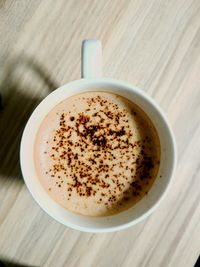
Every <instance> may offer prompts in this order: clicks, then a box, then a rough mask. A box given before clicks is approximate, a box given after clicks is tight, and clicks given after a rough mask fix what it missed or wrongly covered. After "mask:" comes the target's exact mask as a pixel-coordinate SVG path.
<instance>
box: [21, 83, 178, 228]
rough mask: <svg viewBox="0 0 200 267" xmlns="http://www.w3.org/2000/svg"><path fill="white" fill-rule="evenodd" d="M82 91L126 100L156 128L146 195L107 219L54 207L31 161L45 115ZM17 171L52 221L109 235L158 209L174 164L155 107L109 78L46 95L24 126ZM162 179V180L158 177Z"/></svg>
mask: <svg viewBox="0 0 200 267" xmlns="http://www.w3.org/2000/svg"><path fill="white" fill-rule="evenodd" d="M86 91H107V92H112V93H115V94H118V95H121V96H124V97H126V98H128V99H129V100H131V101H133V102H134V103H135V104H137V105H138V106H139V107H140V108H142V109H143V110H144V111H145V112H146V114H147V115H148V116H149V118H150V119H151V121H152V122H153V124H154V126H155V128H156V129H157V132H158V135H159V138H160V144H161V161H160V169H159V172H158V176H157V178H156V180H155V182H154V184H153V186H152V188H151V190H150V191H149V193H148V194H147V195H146V196H145V197H144V198H143V199H142V200H141V201H139V202H138V203H137V204H136V205H135V206H133V207H132V208H130V209H128V210H126V211H124V212H121V213H119V214H116V215H112V216H107V217H87V216H82V215H77V214H74V213H72V212H70V211H68V210H66V209H64V208H62V207H61V206H60V205H58V204H57V203H56V202H55V201H54V200H52V199H51V198H50V196H49V195H48V194H47V193H46V191H45V190H44V189H43V187H42V186H41V184H40V182H39V179H38V177H37V175H36V171H35V167H34V159H33V151H34V141H35V136H36V133H37V131H38V128H39V126H40V124H41V122H42V120H43V119H44V117H45V116H46V114H47V113H48V112H49V111H50V110H51V109H52V108H53V107H54V106H55V105H56V104H58V103H59V102H60V101H62V100H63V99H65V98H67V97H69V96H72V95H74V94H78V93H81V92H86ZM20 162H21V169H22V173H23V177H24V180H25V183H26V185H27V187H28V189H29V191H30V192H31V194H32V196H33V198H34V199H35V200H36V202H37V203H38V204H39V205H40V206H41V208H42V209H43V210H45V211H46V212H47V213H48V214H49V215H50V216H52V217H53V218H54V219H56V220H57V221H59V222H60V223H63V224H64V225H66V226H69V227H71V228H74V229H77V230H81V231H85V232H111V231H116V230H120V229H124V228H126V227H128V226H130V225H133V224H136V223H137V222H139V221H141V220H142V219H144V218H145V217H147V216H148V215H149V214H151V213H152V212H153V210H154V209H155V208H156V207H157V206H158V204H159V203H160V201H161V199H162V198H163V196H164V195H165V193H166V191H167V189H168V187H169V183H170V180H171V178H172V175H173V172H174V169H175V165H176V150H175V141H174V137H173V134H172V131H171V128H170V126H169V124H168V122H167V120H166V118H165V116H164V114H163V112H162V111H161V109H160V108H159V107H158V106H157V104H156V103H155V102H154V101H153V100H152V99H151V98H150V97H148V96H147V95H146V94H145V93H144V92H143V91H142V90H140V89H138V88H136V87H134V86H132V85H130V84H128V83H125V82H123V81H118V80H113V79H106V78H103V79H102V78H101V79H82V80H78V81H74V82H71V83H69V84H66V85H64V86H62V87H60V88H58V89H57V90H55V91H54V92H52V93H51V94H50V95H48V96H47V97H46V98H45V99H44V100H43V101H42V102H41V103H40V104H39V105H38V106H37V108H36V109H35V110H34V112H33V113H32V115H31V117H30V119H29V121H28V122H27V125H26V127H25V130H24V133H23V136H22V141H21V150H20ZM160 176H162V177H160Z"/></svg>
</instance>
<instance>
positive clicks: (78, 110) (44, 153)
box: [34, 92, 160, 216]
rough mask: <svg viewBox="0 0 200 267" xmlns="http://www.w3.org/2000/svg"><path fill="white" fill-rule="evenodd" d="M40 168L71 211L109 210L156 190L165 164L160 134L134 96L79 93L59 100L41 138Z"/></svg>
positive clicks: (44, 181) (37, 161)
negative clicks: (162, 158)
mask: <svg viewBox="0 0 200 267" xmlns="http://www.w3.org/2000/svg"><path fill="white" fill-rule="evenodd" d="M34 161H35V168H36V172H37V174H38V177H39V179H40V182H41V184H42V186H43V187H44V189H45V190H46V191H47V192H48V194H49V195H50V197H52V198H53V199H54V200H55V201H56V202H57V203H59V204H60V205H61V206H63V207H64V208H66V209H68V210H69V211H72V212H75V213H78V214H82V215H87V216H108V215H112V214H116V213H119V212H121V211H124V210H126V209H128V208H130V207H132V206H133V205H135V204H136V203H137V202H138V201H139V200H140V199H141V198H143V197H144V196H145V195H146V194H147V193H148V191H149V190H150V188H151V186H152V184H153V182H154V181H155V179H156V176H157V173H158V169H159V164H160V143H159V137H158V134H157V132H156V130H155V128H154V126H153V124H152V122H151V120H150V119H149V118H148V116H147V115H146V114H145V113H144V111H142V110H141V109H140V108H139V107H138V106H137V105H135V104H134V103H133V102H130V101H129V100H128V99H126V98H124V97H122V96H119V95H116V94H112V93H106V92H87V93H82V94H78V95H75V96H72V97H69V98H66V99H65V100H64V101H62V102H60V103H59V104H58V105H57V106H55V107H54V108H53V109H52V110H51V111H50V112H49V113H48V115H47V116H46V117H45V119H44V120H43V122H42V124H41V126H40V128H39V131H38V133H37V136H36V140H35V149H34Z"/></svg>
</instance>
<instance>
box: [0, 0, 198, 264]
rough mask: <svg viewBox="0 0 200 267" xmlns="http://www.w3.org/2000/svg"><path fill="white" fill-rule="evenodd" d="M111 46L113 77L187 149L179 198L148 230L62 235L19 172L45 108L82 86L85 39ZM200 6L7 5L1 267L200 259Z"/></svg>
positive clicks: (0, 73) (23, 0) (3, 22)
mask: <svg viewBox="0 0 200 267" xmlns="http://www.w3.org/2000/svg"><path fill="white" fill-rule="evenodd" d="M86 38H96V39H100V40H101V41H102V43H103V52H104V74H105V76H108V77H113V78H118V79H122V80H127V81H129V82H131V83H133V84H135V85H136V86H138V87H141V88H142V89H143V90H145V91H146V92H147V93H148V94H149V95H151V96H152V97H153V98H154V99H155V100H156V101H157V102H158V104H160V106H161V107H162V108H163V110H164V111H165V112H166V113H167V115H168V117H169V120H170V121H171V124H172V127H173V129H174V132H175V135H176V140H177V145H178V156H179V160H178V167H177V171H176V175H175V177H174V181H173V185H172V188H171V191H170V192H169V193H168V195H167V197H166V199H165V200H164V201H163V203H162V205H161V206H160V207H159V208H158V210H157V211H156V212H155V213H154V214H153V215H152V216H150V217H149V218H148V219H147V220H145V221H143V222H142V223H140V224H138V225H136V226H134V227H132V228H129V229H127V230H125V231H122V232H117V233H112V234H87V233H80V232H78V231H73V230H70V229H68V228H65V227H64V226H62V225H60V224H59V223H57V222H56V221H54V220H53V219H51V218H50V217H49V216H48V215H46V214H45V213H44V212H43V211H42V210H41V209H40V207H39V206H38V205H37V204H36V203H35V202H34V200H33V199H32V197H31V195H30V194H29V192H28V190H27V188H26V186H25V185H24V182H23V179H22V176H21V172H20V168H19V155H18V152H19V142H20V138H21V133H22V131H23V128H24V125H25V122H26V121H27V119H28V117H29V115H30V113H31V111H32V110H33V108H34V107H35V106H36V104H37V103H38V102H39V101H41V99H42V98H43V97H44V96H45V95H47V94H48V93H49V92H50V91H52V90H53V89H55V88H56V87H58V86H60V85H62V84H64V83H67V82H69V81H71V80H74V79H78V78H79V77H80V46H81V42H82V40H83V39H86ZM199 51H200V1H199V0H185V1H183V0H175V1H174V0H168V1H164V0H152V1H146V0H140V1H137V0H135V1H126V0H114V1H112V0H101V1H98V0H95V1H93V0H85V1H82V0H74V1H73V0H68V1H66V0H59V1H54V0H43V1H39V0H3V1H1V2H0V91H1V93H2V94H3V104H4V109H3V110H1V111H0V146H1V150H0V259H1V260H8V261H14V262H19V263H20V264H25V265H26V266H68V267H79V266H81V267H82V266H98V267H105V266H114V267H115V266H116V267H118V266H120V267H121V266H123V267H129V266H130V267H132V266H136V267H137V266H138V267H145V266H148V267H149V266H152V267H155V266H156V267H157V266H162V267H163V266H164V267H167V266H172V267H173V266H175V267H182V266H193V265H194V263H195V261H196V259H197V257H198V254H199V252H200V190H199V188H200V179H199V176H200V157H199V151H200V140H199V136H200V115H199V114H200V53H199Z"/></svg>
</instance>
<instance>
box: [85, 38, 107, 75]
mask: <svg viewBox="0 0 200 267" xmlns="http://www.w3.org/2000/svg"><path fill="white" fill-rule="evenodd" d="M81 77H82V78H84V79H85V78H86V79H87V78H98V77H102V45H101V42H100V41H99V40H92V39H91V40H84V41H83V43H82V52H81Z"/></svg>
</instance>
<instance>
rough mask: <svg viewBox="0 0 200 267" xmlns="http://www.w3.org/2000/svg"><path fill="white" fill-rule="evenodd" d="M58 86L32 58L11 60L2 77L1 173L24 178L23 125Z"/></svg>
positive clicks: (0, 113)
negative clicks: (21, 148)
mask: <svg viewBox="0 0 200 267" xmlns="http://www.w3.org/2000/svg"><path fill="white" fill-rule="evenodd" d="M20 70H21V73H20V75H19V72H20ZM27 74H28V75H27ZM38 85H39V86H38ZM38 88H46V90H45V94H44V93H43V95H42V93H40V92H39V93H37V92H36V91H37V89H38ZM55 88H57V86H56V84H55V83H54V82H53V81H52V80H51V78H50V77H49V76H48V74H47V72H46V71H45V70H44V69H43V68H42V67H41V66H40V65H38V64H37V63H35V61H33V60H32V59H31V58H27V57H25V56H20V57H18V58H15V59H13V60H11V61H9V64H8V65H7V67H6V68H5V70H4V73H3V77H2V78H1V80H0V95H1V103H0V104H1V109H0V174H2V177H4V178H6V177H14V178H21V171H20V164H19V148H20V140H21V136H22V132H23V129H24V126H25V124H26V122H27V120H28V118H29V116H30V114H31V113H32V111H33V110H34V108H35V107H36V106H37V104H38V103H39V102H40V101H41V100H42V98H44V97H45V95H47V94H49V93H50V92H51V91H53V90H54V89H55ZM31 92H32V94H31Z"/></svg>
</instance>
